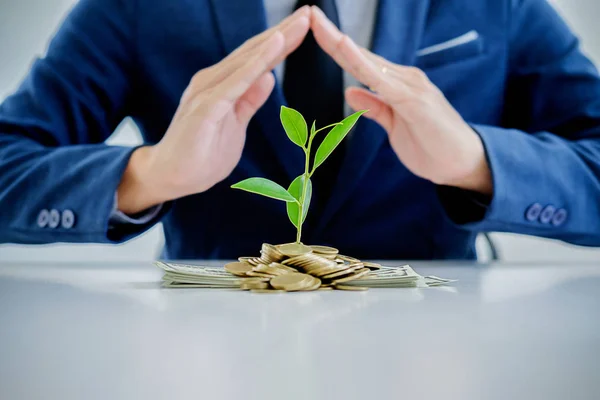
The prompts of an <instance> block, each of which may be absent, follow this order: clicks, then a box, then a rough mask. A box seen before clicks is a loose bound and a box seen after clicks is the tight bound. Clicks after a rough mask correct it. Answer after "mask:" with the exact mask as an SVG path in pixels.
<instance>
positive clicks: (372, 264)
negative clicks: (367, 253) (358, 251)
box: [363, 261, 381, 271]
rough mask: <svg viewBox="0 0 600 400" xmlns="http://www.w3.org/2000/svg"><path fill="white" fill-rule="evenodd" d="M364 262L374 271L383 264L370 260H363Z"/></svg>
mask: <svg viewBox="0 0 600 400" xmlns="http://www.w3.org/2000/svg"><path fill="white" fill-rule="evenodd" d="M363 264H364V266H365V267H367V268H369V269H370V270H372V271H375V270H378V269H381V264H377V263H373V262H368V261H363Z"/></svg>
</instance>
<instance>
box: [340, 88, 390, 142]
mask: <svg viewBox="0 0 600 400" xmlns="http://www.w3.org/2000/svg"><path fill="white" fill-rule="evenodd" d="M346 101H347V102H348V104H349V105H350V107H352V108H353V109H354V111H359V110H369V112H368V113H366V114H365V117H367V118H370V119H372V120H374V121H375V122H377V123H378V124H379V125H381V126H382V127H383V129H385V130H386V131H387V132H388V133H390V132H391V131H392V127H393V121H394V114H393V111H392V108H391V107H390V106H389V105H388V104H387V103H386V102H385V101H383V100H382V99H381V98H380V97H379V96H378V95H376V94H375V93H372V92H370V91H368V90H366V89H363V88H358V87H351V88H348V89H347V90H346Z"/></svg>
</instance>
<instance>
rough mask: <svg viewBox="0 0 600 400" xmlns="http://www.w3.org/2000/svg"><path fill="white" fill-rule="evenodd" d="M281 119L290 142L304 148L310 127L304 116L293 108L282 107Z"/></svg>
mask: <svg viewBox="0 0 600 400" xmlns="http://www.w3.org/2000/svg"><path fill="white" fill-rule="evenodd" d="M280 118H281V124H282V125H283V129H285V133H287V135H288V137H289V138H290V140H291V141H292V142H294V143H295V144H297V145H298V146H300V147H302V148H304V147H305V146H306V140H307V139H308V127H307V126H306V121H305V120H304V117H303V116H302V114H300V113H299V112H298V111H296V110H294V109H293V108H289V107H285V106H281V113H280Z"/></svg>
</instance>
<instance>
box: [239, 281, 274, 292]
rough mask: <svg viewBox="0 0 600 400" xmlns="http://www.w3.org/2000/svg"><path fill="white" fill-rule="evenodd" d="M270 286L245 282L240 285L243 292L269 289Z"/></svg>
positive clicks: (265, 283) (262, 283)
mask: <svg viewBox="0 0 600 400" xmlns="http://www.w3.org/2000/svg"><path fill="white" fill-rule="evenodd" d="M268 287H269V284H268V283H267V282H243V283H242V284H241V285H240V289H242V290H252V289H267V288H268Z"/></svg>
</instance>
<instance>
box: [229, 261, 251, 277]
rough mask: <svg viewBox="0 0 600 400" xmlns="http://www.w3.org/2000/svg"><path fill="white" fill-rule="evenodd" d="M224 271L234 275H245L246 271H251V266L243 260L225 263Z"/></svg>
mask: <svg viewBox="0 0 600 400" xmlns="http://www.w3.org/2000/svg"><path fill="white" fill-rule="evenodd" d="M225 271H227V272H229V273H230V274H233V275H236V276H246V273H247V272H250V271H252V266H251V265H248V264H246V263H245V262H232V263H229V264H227V265H225Z"/></svg>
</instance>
